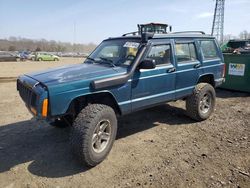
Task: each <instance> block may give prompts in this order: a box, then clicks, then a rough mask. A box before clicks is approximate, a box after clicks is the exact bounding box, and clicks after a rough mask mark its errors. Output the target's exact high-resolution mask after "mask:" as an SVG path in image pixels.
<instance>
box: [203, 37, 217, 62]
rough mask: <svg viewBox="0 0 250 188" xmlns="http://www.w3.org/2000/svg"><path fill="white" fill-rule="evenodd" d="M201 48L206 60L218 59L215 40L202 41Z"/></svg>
mask: <svg viewBox="0 0 250 188" xmlns="http://www.w3.org/2000/svg"><path fill="white" fill-rule="evenodd" d="M200 46H201V50H202V53H203V57H204V59H214V58H218V54H217V48H216V45H215V43H214V41H213V40H202V41H200Z"/></svg>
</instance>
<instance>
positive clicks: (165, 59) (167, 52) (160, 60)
mask: <svg viewBox="0 0 250 188" xmlns="http://www.w3.org/2000/svg"><path fill="white" fill-rule="evenodd" d="M147 59H154V60H155V63H156V65H158V66H160V65H165V64H169V63H171V60H170V59H171V48H170V45H169V44H164V45H156V46H152V48H151V49H150V51H149V53H148V55H147Z"/></svg>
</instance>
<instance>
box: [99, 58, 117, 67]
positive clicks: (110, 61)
mask: <svg viewBox="0 0 250 188" xmlns="http://www.w3.org/2000/svg"><path fill="white" fill-rule="evenodd" d="M99 58H100V59H101V60H103V61H104V62H107V63H108V64H110V65H112V66H113V67H116V66H115V64H114V63H113V61H112V60H111V59H108V58H105V57H99Z"/></svg>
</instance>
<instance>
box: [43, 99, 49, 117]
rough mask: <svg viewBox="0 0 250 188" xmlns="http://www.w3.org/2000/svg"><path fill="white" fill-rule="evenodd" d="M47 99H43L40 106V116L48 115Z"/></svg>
mask: <svg viewBox="0 0 250 188" xmlns="http://www.w3.org/2000/svg"><path fill="white" fill-rule="evenodd" d="M48 104H49V101H48V99H44V100H43V106H42V117H47V115H48V106H49V105H48Z"/></svg>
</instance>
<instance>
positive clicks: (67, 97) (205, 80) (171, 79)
mask: <svg viewBox="0 0 250 188" xmlns="http://www.w3.org/2000/svg"><path fill="white" fill-rule="evenodd" d="M224 67H225V66H224V63H223V56H222V53H221V51H220V48H219V46H218V44H217V42H216V40H215V38H214V37H212V36H210V35H205V34H204V33H197V32H191V33H189V32H180V33H169V34H152V33H142V34H141V35H132V36H131V35H124V36H122V37H117V38H109V39H107V40H104V41H103V42H102V43H101V44H100V45H99V46H98V47H97V48H96V49H95V50H94V51H93V52H92V53H91V54H90V55H89V57H88V58H86V60H85V61H84V63H82V64H78V65H72V66H64V67H59V68H56V69H50V70H47V71H44V72H37V73H33V74H26V75H23V76H20V77H19V78H18V80H17V90H18V91H19V93H20V96H21V98H22V100H23V101H24V102H25V104H26V106H27V108H28V109H29V110H30V112H31V113H32V114H33V115H34V116H36V117H37V118H38V119H44V120H47V121H48V122H49V123H51V124H52V125H54V126H64V125H71V134H70V143H71V145H72V150H73V152H74V153H75V154H76V155H77V156H78V158H79V159H80V161H82V162H83V163H85V164H86V165H89V166H95V165H97V164H98V163H100V162H101V161H103V160H104V159H105V157H106V156H107V155H108V153H109V151H110V150H111V148H112V145H113V142H114V140H115V137H116V132H117V117H118V116H122V115H125V114H128V113H132V112H134V111H138V110H141V109H146V108H149V107H152V106H155V105H159V104H162V103H166V102H168V101H175V100H178V99H185V100H186V110H187V114H188V115H189V116H190V117H191V118H192V119H194V120H197V121H202V120H205V119H207V118H208V117H209V116H210V115H211V113H212V112H213V110H214V107H215V98H216V97H215V89H214V88H215V87H217V86H218V85H220V84H221V83H222V82H223V80H224V72H225V70H224ZM166 115H167V114H166Z"/></svg>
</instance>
